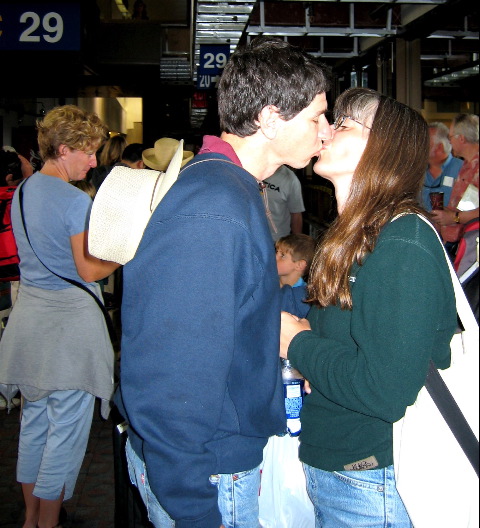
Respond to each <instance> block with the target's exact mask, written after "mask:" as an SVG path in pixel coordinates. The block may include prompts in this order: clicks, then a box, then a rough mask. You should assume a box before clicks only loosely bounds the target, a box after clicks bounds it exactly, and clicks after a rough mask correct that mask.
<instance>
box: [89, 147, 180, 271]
mask: <svg viewBox="0 0 480 528" xmlns="http://www.w3.org/2000/svg"><path fill="white" fill-rule="evenodd" d="M175 141H176V140H175ZM176 143H177V149H176V151H174V153H173V154H172V160H171V162H170V164H169V165H168V168H167V172H166V173H165V172H161V171H157V170H150V169H131V168H130V167H122V166H115V167H113V169H112V170H111V171H110V173H109V175H108V176H107V177H106V178H105V181H104V182H103V183H102V185H101V186H100V188H99V190H98V192H97V194H96V196H95V200H94V201H93V205H92V211H91V214H90V224H89V228H88V249H89V252H90V253H91V254H92V255H93V256H94V257H97V258H100V259H102V260H110V261H113V262H118V263H119V264H126V263H127V262H128V261H130V260H131V259H132V258H133V257H134V256H135V253H136V251H137V248H138V245H139V244H140V240H141V239H142V236H143V232H144V230H145V228H146V226H147V224H148V221H149V220H150V217H151V216H152V214H153V211H155V208H156V207H157V205H158V204H159V203H160V201H161V200H162V198H163V197H164V196H165V195H166V194H167V192H168V190H169V189H170V187H171V186H172V185H173V183H174V182H175V181H176V179H177V177H178V173H179V171H180V167H181V165H183V160H184V152H183V139H182V140H181V141H176Z"/></svg>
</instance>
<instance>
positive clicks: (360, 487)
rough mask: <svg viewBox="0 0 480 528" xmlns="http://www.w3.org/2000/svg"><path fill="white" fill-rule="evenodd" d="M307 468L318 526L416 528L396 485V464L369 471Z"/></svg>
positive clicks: (335, 527)
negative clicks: (394, 468)
mask: <svg viewBox="0 0 480 528" xmlns="http://www.w3.org/2000/svg"><path fill="white" fill-rule="evenodd" d="M303 467H304V469H305V476H306V479H307V491H308V495H309V497H310V499H311V501H312V503H313V506H314V508H315V528H367V527H368V528H387V527H388V528H413V525H412V523H411V522H410V518H409V517H408V513H407V511H406V509H405V506H404V505H403V502H402V499H401V498H400V495H399V494H398V492H397V489H396V486H395V474H394V471H393V466H388V467H386V468H382V469H373V470H367V471H323V470H321V469H317V468H314V467H312V466H309V465H307V464H303ZM419 500H421V499H420V498H419Z"/></svg>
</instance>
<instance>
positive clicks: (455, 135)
mask: <svg viewBox="0 0 480 528" xmlns="http://www.w3.org/2000/svg"><path fill="white" fill-rule="evenodd" d="M459 135H460V134H451V135H450V134H448V141H452V138H454V137H458V136H459Z"/></svg>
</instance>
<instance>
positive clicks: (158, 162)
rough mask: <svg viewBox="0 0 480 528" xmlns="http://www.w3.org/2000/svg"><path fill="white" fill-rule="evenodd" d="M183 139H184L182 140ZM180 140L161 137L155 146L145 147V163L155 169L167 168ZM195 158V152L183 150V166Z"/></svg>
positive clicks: (143, 154) (143, 155) (163, 169)
mask: <svg viewBox="0 0 480 528" xmlns="http://www.w3.org/2000/svg"><path fill="white" fill-rule="evenodd" d="M182 141H183V140H182ZM179 144H180V142H179V141H178V140H176V139H172V138H167V137H165V138H161V139H157V141H155V144H154V146H153V148H148V149H145V150H144V151H143V153H142V158H143V163H145V165H146V166H147V167H150V168H151V169H154V170H159V171H165V170H167V167H168V164H169V163H170V160H171V159H172V158H173V155H174V154H175V152H176V151H177V149H178V146H179ZM192 158H193V152H190V151H189V150H184V151H183V158H182V165H181V166H182V167H183V166H184V165H185V164H186V163H188V162H189V161H190V160H191V159H192Z"/></svg>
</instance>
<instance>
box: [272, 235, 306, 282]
mask: <svg viewBox="0 0 480 528" xmlns="http://www.w3.org/2000/svg"><path fill="white" fill-rule="evenodd" d="M315 246H316V243H315V240H314V239H313V238H312V237H311V236H308V235H303V234H302V235H287V236H284V237H282V238H279V239H278V240H277V241H276V242H275V251H276V257H277V270H278V276H279V277H280V284H281V285H282V286H283V285H285V284H290V286H293V285H294V284H295V283H296V282H297V281H298V279H300V278H301V277H306V276H307V275H308V272H309V270H310V265H311V263H312V260H313V255H314V254H315Z"/></svg>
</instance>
